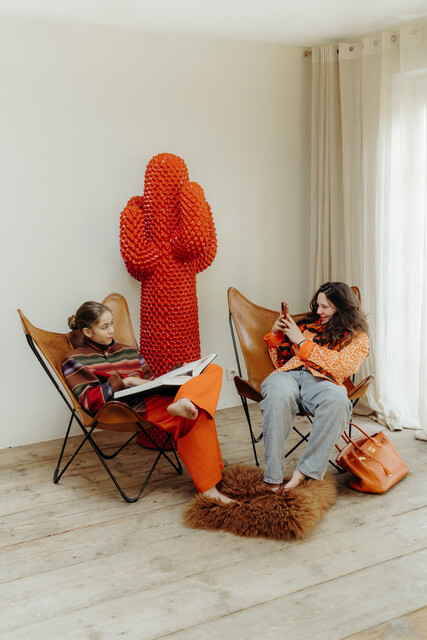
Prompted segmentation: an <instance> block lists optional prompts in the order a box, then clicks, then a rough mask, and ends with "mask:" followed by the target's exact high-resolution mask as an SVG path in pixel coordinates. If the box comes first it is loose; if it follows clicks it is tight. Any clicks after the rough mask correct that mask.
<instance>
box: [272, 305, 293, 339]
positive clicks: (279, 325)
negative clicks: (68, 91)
mask: <svg viewBox="0 0 427 640" xmlns="http://www.w3.org/2000/svg"><path fill="white" fill-rule="evenodd" d="M280 309H281V310H280V315H279V317H278V318H277V320H276V322H275V323H274V324H273V328H272V329H271V333H279V332H280V331H282V332H283V333H284V332H285V331H286V329H287V325H286V324H285V321H286V318H287V317H288V313H289V306H288V303H287V302H282V303H281V304H280Z"/></svg>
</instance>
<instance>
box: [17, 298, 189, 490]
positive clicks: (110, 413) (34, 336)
mask: <svg viewBox="0 0 427 640" xmlns="http://www.w3.org/2000/svg"><path fill="white" fill-rule="evenodd" d="M103 304H105V305H107V306H108V307H109V308H110V309H111V311H112V313H113V316H114V335H115V338H116V340H117V341H118V342H123V343H124V344H128V345H130V346H132V347H135V349H137V344H136V340H135V334H134V331H133V327H132V321H131V318H130V314H129V308H128V305H127V302H126V300H125V298H124V297H123V296H122V295H120V294H118V293H112V294H110V295H109V296H107V297H106V298H105V300H103ZM18 313H19V315H20V317H21V321H22V325H23V327H24V332H25V336H26V338H27V342H28V344H29V346H30V348H31V350H32V351H33V353H34V355H35V356H36V358H37V360H38V361H39V363H40V364H41V366H42V367H43V369H44V371H45V372H46V374H47V375H48V376H49V379H50V380H51V382H52V383H53V385H54V387H55V388H56V390H57V391H58V393H59V394H60V396H61V398H62V399H63V400H64V402H65V404H66V405H67V407H68V409H69V410H70V412H71V416H70V421H69V423H68V428H67V430H66V434H65V438H64V442H63V444H62V448H61V452H60V455H59V459H58V464H57V466H56V469H55V472H54V474H53V482H54V483H55V484H56V483H57V482H59V480H60V479H61V477H62V475H63V474H64V473H65V471H66V470H67V469H68V467H69V466H70V464H71V463H72V461H73V460H74V458H75V457H76V455H77V454H78V453H79V451H80V449H81V448H82V446H83V445H84V443H85V442H88V443H89V444H90V445H91V447H92V448H93V450H94V451H95V453H96V455H97V456H98V458H99V460H100V462H101V463H102V465H103V466H104V468H105V470H106V471H107V473H108V475H109V476H110V478H111V480H112V481H113V482H114V484H115V486H116V487H117V489H118V491H119V492H120V495H121V496H122V497H123V499H124V500H126V502H136V501H137V500H138V499H139V498H140V496H141V494H142V492H143V491H144V489H145V487H146V485H147V483H148V481H149V479H150V477H151V475H152V473H153V471H154V469H155V468H156V466H157V463H158V462H159V460H160V458H161V456H163V457H164V458H166V460H167V461H168V462H169V463H170V464H171V465H172V466H173V467H174V469H175V470H176V471H177V472H178V473H180V474H181V473H183V470H182V466H181V462H180V460H179V458H178V455H177V453H176V449H175V446H174V443H173V440H172V438H171V437H170V435H169V434H168V433H167V432H165V433H167V438H166V439H165V441H164V443H163V444H162V445H158V444H157V439H156V440H155V439H153V438H152V437H151V436H150V430H151V429H153V428H154V427H156V425H154V424H153V423H151V422H148V421H146V420H144V419H143V418H142V417H141V416H140V415H139V414H138V413H136V412H135V411H133V410H132V409H131V408H130V407H129V406H128V405H126V404H124V403H123V402H118V401H117V400H112V401H110V402H108V403H107V404H105V405H103V406H102V407H101V408H100V409H99V411H98V412H97V413H96V415H95V416H91V415H90V414H89V413H87V412H86V411H85V410H84V409H83V408H82V406H81V405H80V404H79V402H78V401H77V400H76V398H75V397H74V395H73V394H72V392H71V390H70V388H69V387H68V385H67V383H66V381H65V378H64V375H63V373H62V360H63V358H64V356H65V355H66V354H67V353H68V352H69V351H71V349H73V345H72V342H71V338H72V336H73V333H75V332H72V331H71V332H69V333H66V334H64V333H53V332H51V331H45V330H43V329H38V328H37V327H35V326H33V325H32V324H31V323H30V322H29V320H27V318H26V317H25V316H24V314H23V313H22V311H21V310H20V309H18ZM48 365H49V366H48ZM49 367H50V369H52V370H53V372H54V373H55V374H56V378H55V376H54V375H53V374H52V372H51V370H50V369H49ZM74 420H75V421H76V422H77V424H78V425H79V427H80V429H81V430H82V432H83V434H84V438H83V440H82V441H81V443H80V444H79V445H78V447H77V448H76V449H75V451H74V453H73V454H72V456H71V458H70V459H69V461H68V462H67V463H66V464H64V466H63V468H62V469H60V467H61V462H62V458H63V456H64V452H65V448H66V445H67V441H68V437H69V434H70V429H71V425H72V423H73V421H74ZM95 429H103V430H104V431H112V432H120V433H127V434H129V433H131V434H132V435H131V436H130V437H127V439H126V440H125V442H124V444H122V445H121V446H120V447H119V448H118V449H117V450H115V451H114V452H113V453H110V454H107V453H105V452H104V451H103V450H102V449H101V447H100V446H99V445H98V444H97V443H96V441H95V439H94V438H93V434H94V431H95ZM141 431H143V432H145V434H146V435H147V437H148V438H149V440H150V441H151V442H152V444H153V448H154V449H156V450H157V456H156V458H155V460H154V463H153V464H152V466H151V468H150V470H149V472H148V474H147V476H146V478H145V480H144V482H143V484H142V486H141V488H140V489H139V491H138V493H137V494H136V496H133V497H129V496H128V495H127V494H126V493H125V492H124V490H123V488H122V487H121V486H120V484H119V482H118V480H117V478H116V477H115V475H114V474H113V472H112V470H111V469H110V467H109V466H108V464H107V462H106V461H107V460H110V459H112V458H115V457H116V456H117V455H118V454H119V453H120V452H121V451H122V450H123V449H124V448H125V447H126V446H127V445H128V444H129V443H130V442H132V440H133V439H134V438H135V437H136V435H137V434H138V433H139V432H141ZM168 444H169V446H170V449H171V450H172V452H173V455H174V458H175V460H172V459H171V458H170V457H169V456H168V455H167V453H165V447H166V445H168Z"/></svg>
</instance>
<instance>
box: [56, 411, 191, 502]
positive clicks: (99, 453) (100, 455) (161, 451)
mask: <svg viewBox="0 0 427 640" xmlns="http://www.w3.org/2000/svg"><path fill="white" fill-rule="evenodd" d="M74 418H76V420H77V422H78V424H79V426H80V428H81V429H82V431H83V433H84V434H85V437H84V438H83V440H82V442H81V443H80V444H79V446H78V447H77V448H76V450H75V451H74V453H73V455H72V456H71V458H70V459H69V460H68V462H67V464H66V465H65V466H64V467H63V469H62V470H61V471H59V468H60V465H61V461H62V458H63V455H64V451H65V447H66V444H67V441H68V437H69V433H70V429H71V424H72V421H73V419H74ZM96 426H97V425H96V424H94V425H93V426H92V427H91V429H90V430H87V429H86V428H85V427H84V426H83V425H82V424H81V423H80V421H79V420H78V418H77V417H76V416H75V414H73V415H72V416H71V419H70V422H69V424H68V428H67V432H66V434H65V438H64V442H63V444H62V448H61V453H60V456H59V460H58V464H57V466H56V469H55V472H54V475H53V482H54V483H55V484H57V483H58V482H59V480H60V479H61V477H62V476H63V474H64V473H65V471H66V470H67V469H68V467H69V466H70V464H71V462H72V461H73V460H74V458H75V457H76V455H77V454H78V453H79V451H80V450H81V448H82V447H83V445H84V443H85V442H86V441H87V442H89V443H90V445H91V446H92V449H93V450H94V452H95V453H96V455H97V456H98V458H99V460H100V462H101V464H102V465H103V467H104V469H105V470H106V472H107V473H108V475H109V476H110V478H111V480H112V481H113V483H114V485H115V486H116V488H117V490H118V491H119V493H120V495H121V496H122V498H123V500H125V501H126V502H137V501H138V500H139V498H140V497H141V495H142V492H143V491H144V489H145V487H146V486H147V483H148V481H149V479H150V478H151V475H152V474H153V471H154V469H155V468H156V466H157V463H158V462H159V460H160V458H161V456H164V457H165V458H166V459H167V461H168V462H169V464H171V465H172V467H173V468H174V469H175V470H176V471H177V472H178V473H179V474H182V473H183V469H182V465H181V461H180V459H179V458H178V453H177V451H176V448H175V445H174V442H173V440H172V438H171V437H170V434H169V433H168V434H167V438H166V439H165V441H164V443H163V446H162V447H159V445H158V444H157V443H156V442H155V440H154V439H153V438H152V437H151V436H150V435H149V431H148V430H146V429H144V428H143V427H142V426H141V425H139V424H138V427H139V428H140V430H141V431H145V433H146V434H147V435H148V437H149V439H150V440H151V441H152V443H153V444H154V445H155V447H156V448H157V450H158V454H157V456H156V459H155V460H154V463H153V464H152V466H151V468H150V470H149V472H148V474H147V476H146V478H145V480H144V482H143V484H142V486H141V488H140V490H139V491H138V493H137V495H136V496H135V497H129V496H128V495H127V494H126V493H125V491H124V490H123V489H122V487H121V486H120V484H119V482H118V480H117V478H116V477H115V475H114V474H113V472H112V471H111V469H110V467H109V466H108V465H107V463H106V462H105V460H106V459H108V460H109V459H112V458H114V457H115V456H116V455H117V454H118V453H119V452H120V451H122V450H123V448H124V447H125V446H126V445H127V444H129V442H131V440H133V439H134V438H135V437H136V435H137V433H138V432H135V433H133V434H132V436H131V437H130V438H128V440H127V441H126V442H125V444H123V445H122V446H120V447H119V449H117V451H115V452H114V453H113V454H109V455H108V454H105V453H104V452H103V451H102V449H101V448H100V447H99V446H98V444H97V443H96V442H95V440H94V439H93V437H92V433H93V431H94V430H95V429H96ZM168 443H169V444H170V445H171V448H172V451H173V453H174V455H175V459H176V464H175V462H174V461H173V460H171V458H170V457H169V456H168V454H167V453H166V452H165V448H166V445H167V444H168Z"/></svg>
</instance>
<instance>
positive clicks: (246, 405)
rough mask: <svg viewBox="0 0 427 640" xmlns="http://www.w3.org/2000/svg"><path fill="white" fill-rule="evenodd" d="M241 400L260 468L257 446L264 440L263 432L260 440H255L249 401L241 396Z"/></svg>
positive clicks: (259, 437) (256, 462)
mask: <svg viewBox="0 0 427 640" xmlns="http://www.w3.org/2000/svg"><path fill="white" fill-rule="evenodd" d="M240 400H241V401H242V406H243V410H244V412H245V415H246V420H247V423H248V427H249V433H250V434H251V442H252V448H253V451H254V458H255V464H256V466H257V467H259V461H258V456H257V452H256V447H255V445H256V444H257V443H258V442H259V441H260V440H262V432H261V433H260V434H259V436H258V438H255V435H254V431H253V429H252V422H251V416H250V413H249V407H248V401H247V400H246V398H245V397H244V396H240Z"/></svg>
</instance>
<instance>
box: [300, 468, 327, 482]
mask: <svg viewBox="0 0 427 640" xmlns="http://www.w3.org/2000/svg"><path fill="white" fill-rule="evenodd" d="M297 471H300V472H301V473H303V474H304V475H305V476H307V478H311V479H312V480H323V476H322V477H321V478H319V477H316V475H315V474H313V473H308V472H307V471H304V469H301V467H298V466H297Z"/></svg>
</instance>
